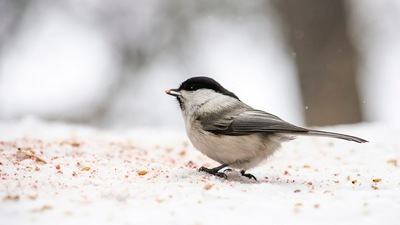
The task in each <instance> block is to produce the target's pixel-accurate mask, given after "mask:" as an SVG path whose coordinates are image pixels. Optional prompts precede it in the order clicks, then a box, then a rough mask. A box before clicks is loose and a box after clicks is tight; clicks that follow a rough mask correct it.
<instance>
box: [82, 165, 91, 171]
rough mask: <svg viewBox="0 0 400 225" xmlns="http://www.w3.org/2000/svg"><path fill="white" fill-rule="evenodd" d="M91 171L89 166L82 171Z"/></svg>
mask: <svg viewBox="0 0 400 225" xmlns="http://www.w3.org/2000/svg"><path fill="white" fill-rule="evenodd" d="M89 170H90V167H88V166H85V167H83V168H82V169H81V171H89Z"/></svg>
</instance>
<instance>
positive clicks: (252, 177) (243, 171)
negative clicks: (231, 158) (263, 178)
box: [240, 170, 257, 181]
mask: <svg viewBox="0 0 400 225" xmlns="http://www.w3.org/2000/svg"><path fill="white" fill-rule="evenodd" d="M240 174H242V176H244V177H247V178H249V179H254V180H255V181H257V178H256V177H255V176H254V175H253V174H251V173H246V170H242V171H240Z"/></svg>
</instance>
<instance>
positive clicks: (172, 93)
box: [165, 89, 181, 97]
mask: <svg viewBox="0 0 400 225" xmlns="http://www.w3.org/2000/svg"><path fill="white" fill-rule="evenodd" d="M165 93H166V94H169V95H172V96H177V97H178V96H180V95H181V93H180V92H179V91H178V90H177V89H167V90H165Z"/></svg>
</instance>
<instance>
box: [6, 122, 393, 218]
mask: <svg viewBox="0 0 400 225" xmlns="http://www.w3.org/2000/svg"><path fill="white" fill-rule="evenodd" d="M321 129H324V130H330V131H335V132H343V133H347V134H352V135H356V136H360V137H362V138H365V139H367V140H369V141H370V143H367V144H357V143H352V142H346V141H342V140H334V139H328V138H314V137H302V138H298V139H296V140H294V141H292V142H289V143H287V144H284V146H283V148H282V149H281V150H280V151H279V152H277V153H276V154H275V155H274V157H272V158H270V159H269V160H268V161H267V162H266V163H265V164H262V165H261V166H259V167H257V168H255V169H253V170H251V171H249V172H251V173H252V174H254V175H255V176H256V177H257V178H258V181H257V182H256V181H253V180H249V179H247V178H243V177H241V176H240V175H239V173H238V172H230V173H229V174H228V180H224V179H220V178H216V177H213V176H209V175H207V174H204V173H201V172H198V171H197V169H198V168H199V167H200V166H203V165H204V166H209V167H212V166H216V165H217V164H216V163H215V162H213V161H211V160H210V159H207V158H206V157H205V156H203V155H201V154H200V153H199V152H197V151H196V150H195V149H194V148H193V147H192V145H191V144H190V143H189V142H188V139H187V138H186V136H185V134H184V133H182V132H183V130H184V129H183V127H182V129H181V130H180V131H182V132H176V133H171V132H170V131H167V130H160V129H147V130H143V129H141V130H98V129H94V128H91V127H86V126H82V125H74V124H65V123H61V122H45V121H41V120H37V119H35V118H25V119H23V120H20V121H15V122H4V121H3V122H1V124H0V137H1V140H0V171H1V172H0V177H1V179H0V182H1V185H0V201H1V204H0V220H1V221H2V224H10V225H14V224H55V223H56V224H83V223H84V224H94V223H96V224H220V223H224V224H244V223H250V222H251V223H254V224H257V223H258V224H265V223H270V224H294V223H295V224H321V223H323V224H378V223H379V224H398V221H399V219H400V217H399V214H398V212H399V211H400V195H399V191H400V182H399V179H398V178H399V177H400V164H399V162H400V154H399V150H400V142H399V141H398V139H397V137H398V136H399V135H400V128H398V127H391V126H389V125H387V124H357V125H346V126H335V127H326V128H321ZM18 149H20V150H18Z"/></svg>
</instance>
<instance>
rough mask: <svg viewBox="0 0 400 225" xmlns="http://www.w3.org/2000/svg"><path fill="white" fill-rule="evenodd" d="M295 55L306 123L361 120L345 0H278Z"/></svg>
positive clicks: (354, 61) (336, 122) (329, 123)
mask: <svg viewBox="0 0 400 225" xmlns="http://www.w3.org/2000/svg"><path fill="white" fill-rule="evenodd" d="M273 3H274V5H275V6H276V8H277V9H278V11H279V12H280V14H281V18H282V20H283V23H284V25H286V28H287V31H288V35H289V42H290V46H291V47H292V50H293V55H294V56H295V60H296V64H297V69H298V74H299V78H300V79H299V80H300V85H301V91H302V95H303V96H302V97H303V103H304V106H305V110H306V111H305V115H306V122H307V124H308V125H311V126H314V125H332V124H339V123H355V122H359V121H361V109H360V102H359V96H358V92H357V88H356V80H355V77H356V67H357V53H356V52H355V49H354V47H353V46H352V44H351V41H350V39H349V35H348V32H347V19H346V16H347V15H346V9H345V3H344V1H343V0H336V1H320V0H297V1H295V0H293V1H290V0H276V1H274V2H273Z"/></svg>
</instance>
